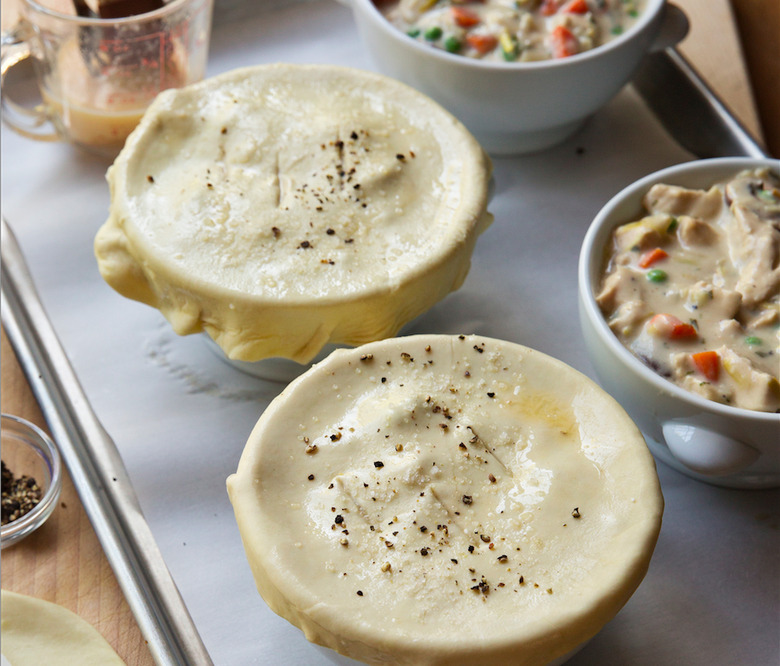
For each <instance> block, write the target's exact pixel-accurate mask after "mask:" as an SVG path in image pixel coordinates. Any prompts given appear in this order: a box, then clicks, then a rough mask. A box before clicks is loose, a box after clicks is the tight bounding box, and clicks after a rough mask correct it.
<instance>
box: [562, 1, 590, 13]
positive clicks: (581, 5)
mask: <svg viewBox="0 0 780 666" xmlns="http://www.w3.org/2000/svg"><path fill="white" fill-rule="evenodd" d="M566 11H567V12H569V13H570V14H587V13H588V12H589V11H590V7H588V3H587V2H585V0H571V2H570V3H569V4H568V5H566Z"/></svg>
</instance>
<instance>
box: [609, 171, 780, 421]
mask: <svg viewBox="0 0 780 666" xmlns="http://www.w3.org/2000/svg"><path fill="white" fill-rule="evenodd" d="M643 203H644V208H645V211H646V212H647V215H646V216H645V217H643V218H641V219H640V220H637V221H635V222H630V223H627V224H624V225H622V226H620V227H618V228H617V229H616V230H615V232H614V235H613V238H612V244H611V247H610V248H609V258H608V263H607V267H606V271H605V275H604V278H603V282H602V285H601V288H600V291H599V294H598V296H597V298H596V300H597V302H598V304H599V307H600V308H601V310H602V312H603V313H604V315H605V317H606V318H607V322H608V324H609V326H610V328H611V329H612V331H613V332H614V333H615V335H616V336H617V337H618V338H619V339H620V341H621V342H622V343H623V344H624V345H625V346H626V347H627V348H628V349H629V350H630V351H631V352H632V353H633V354H634V355H635V356H637V357H638V358H639V359H640V360H642V361H643V362H644V363H645V364H646V365H648V366H649V367H650V368H652V369H653V370H655V371H656V372H657V373H658V374H660V375H661V376H662V377H665V378H667V379H668V380H669V381H672V382H674V383H675V384H677V385H678V386H681V387H683V388H685V389H687V390H688V391H691V392H692V393H695V394H697V395H700V396H703V397H705V398H708V399H710V400H714V401H717V402H720V403H723V404H727V405H733V406H735V407H742V408H745V409H752V410H757V411H763V412H777V411H780V175H778V173H777V172H774V171H772V170H769V169H756V170H746V171H742V172H740V173H737V174H735V175H734V176H733V177H731V178H729V179H727V180H724V181H723V182H719V183H716V184H714V185H713V186H712V187H710V188H709V189H706V190H696V189H686V188H683V187H678V186H673V185H665V184H657V185H654V186H653V187H652V188H651V189H650V190H649V191H648V192H647V194H646V195H645V197H644V200H643Z"/></svg>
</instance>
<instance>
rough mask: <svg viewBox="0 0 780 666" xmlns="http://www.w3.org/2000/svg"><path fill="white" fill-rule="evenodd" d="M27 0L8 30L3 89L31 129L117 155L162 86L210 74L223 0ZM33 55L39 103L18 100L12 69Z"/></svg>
mask: <svg viewBox="0 0 780 666" xmlns="http://www.w3.org/2000/svg"><path fill="white" fill-rule="evenodd" d="M20 2H21V20H20V21H19V23H17V25H16V26H15V27H14V28H13V29H12V30H10V31H9V32H8V33H7V34H4V35H3V46H2V48H3V53H2V72H3V91H2V92H3V95H2V98H3V120H4V122H5V123H6V124H7V125H8V126H10V127H11V128H12V129H14V130H15V131H17V132H19V133H20V134H22V135H23V136H26V137H28V138H32V139H39V140H44V141H56V140H64V141H70V142H71V143H73V144H76V145H78V146H81V147H83V148H86V149H87V150H90V151H92V152H97V153H100V154H102V155H105V156H108V157H114V156H116V154H117V153H118V152H119V151H120V150H121V148H122V146H123V145H124V142H125V139H126V138H127V136H128V134H130V132H131V131H132V130H133V129H134V128H135V126H136V125H137V123H138V121H139V120H140V118H141V116H142V115H143V113H144V111H145V110H146V108H147V106H148V105H149V104H150V103H151V102H152V100H153V99H154V98H155V97H156V96H157V94H158V93H160V92H162V91H163V90H166V89H168V88H178V87H181V86H184V85H187V84H189V83H194V82H196V81H199V80H201V79H202V78H203V76H204V73H205V69H206V60H207V57H208V43H209V37H210V32H211V14H212V9H213V0H170V1H169V2H167V3H165V4H164V5H163V6H161V7H160V8H159V9H156V10H153V11H150V12H146V13H142V14H136V15H131V16H126V17H120V18H111V19H109V18H100V17H97V16H95V17H85V16H79V15H77V13H76V9H75V7H76V5H77V4H80V3H78V2H70V1H69V0H20ZM90 6H91V5H90ZM28 59H29V60H31V61H32V63H33V66H34V67H33V68H34V75H35V79H36V82H37V84H38V88H39V90H40V95H41V98H42V99H41V100H40V102H39V103H38V104H36V105H35V106H33V107H29V106H23V105H21V104H18V103H15V102H14V95H13V90H12V89H9V88H10V86H9V85H8V81H9V80H11V77H8V76H7V74H8V73H9V72H10V71H11V69H12V68H15V67H18V66H20V65H21V64H22V63H24V62H25V61H27V60H28Z"/></svg>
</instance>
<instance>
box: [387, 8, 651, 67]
mask: <svg viewBox="0 0 780 666" xmlns="http://www.w3.org/2000/svg"><path fill="white" fill-rule="evenodd" d="M377 4H378V5H379V7H380V10H381V11H382V13H383V14H384V15H385V16H386V17H387V19H388V20H389V21H390V22H391V23H392V24H393V25H394V26H396V27H397V28H398V29H400V30H402V31H403V32H404V33H406V35H408V36H409V37H411V38H412V39H416V40H417V41H420V42H422V43H424V44H428V45H430V46H432V47H433V48H438V49H442V50H444V51H447V52H449V53H453V54H457V55H462V56H465V57H468V58H476V59H479V60H488V61H497V62H533V61H538V60H551V59H558V58H567V57H570V56H573V55H577V54H578V53H585V52H587V51H591V50H593V49H594V48H597V47H598V46H601V45H602V44H606V43H607V42H609V41H610V40H612V39H614V38H615V37H617V36H619V35H622V34H623V32H625V30H627V29H628V28H630V27H631V26H632V25H633V24H634V23H635V22H636V20H637V18H638V17H639V15H640V12H641V11H642V10H643V9H644V2H643V0H485V1H484V2H469V1H467V0H466V1H461V0H399V1H398V2H393V1H391V2H386V1H384V2H377Z"/></svg>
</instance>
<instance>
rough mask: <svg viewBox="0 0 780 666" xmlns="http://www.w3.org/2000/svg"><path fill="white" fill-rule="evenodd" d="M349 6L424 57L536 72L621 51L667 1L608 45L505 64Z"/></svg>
mask: <svg viewBox="0 0 780 666" xmlns="http://www.w3.org/2000/svg"><path fill="white" fill-rule="evenodd" d="M339 2H343V3H344V4H347V5H352V4H355V5H363V6H364V8H365V10H366V15H367V17H368V18H369V19H370V20H371V21H373V22H374V23H375V24H377V25H378V26H379V27H380V28H381V29H383V30H385V31H386V32H388V34H391V35H392V36H393V38H394V39H395V40H396V41H399V42H401V41H402V42H403V43H404V44H406V45H407V46H408V47H409V48H411V49H416V50H418V51H419V52H420V53H421V54H428V55H429V56H430V57H434V58H441V59H442V60H444V61H449V62H451V63H453V64H457V65H460V66H462V67H473V68H476V69H488V70H490V69H498V70H506V71H512V70H533V69H546V68H553V69H554V68H558V67H570V66H572V64H573V63H579V62H583V61H585V60H593V59H596V58H600V57H602V56H604V55H606V54H607V53H609V52H611V51H613V50H615V49H619V48H620V47H621V46H622V45H623V44H624V43H625V42H627V41H630V40H631V39H633V38H634V36H635V35H637V34H639V32H640V31H642V30H644V28H645V27H646V26H647V25H648V24H649V23H650V22H651V21H652V20H653V19H654V18H655V17H656V16H657V15H658V14H659V13H660V12H661V11H662V10H663V9H664V8H665V6H666V0H646V6H645V8H644V10H643V11H642V12H641V14H640V15H639V18H638V19H637V21H636V22H635V23H634V24H633V25H632V26H631V27H630V28H629V29H628V30H626V31H625V32H624V33H622V34H621V35H619V36H618V37H615V38H614V39H610V40H609V41H608V42H606V43H605V44H601V45H600V46H597V47H596V48H594V49H590V50H588V51H583V52H582V53H577V54H575V55H573V56H569V57H567V58H556V59H550V60H537V61H532V62H503V61H486V60H480V59H478V58H468V57H466V56H462V55H457V54H454V53H448V52H447V51H445V50H443V49H437V48H434V47H432V46H428V45H426V44H422V43H421V42H418V41H417V40H416V39H412V38H411V37H408V36H407V35H405V34H404V33H403V32H402V31H401V30H400V29H399V28H397V27H395V26H394V25H393V24H391V23H390V21H388V20H387V19H386V18H385V17H384V16H383V15H382V13H381V12H380V11H379V10H378V9H377V7H376V5H375V4H374V2H373V0H339Z"/></svg>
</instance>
